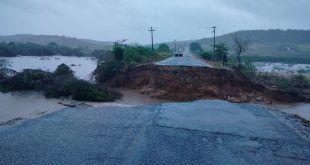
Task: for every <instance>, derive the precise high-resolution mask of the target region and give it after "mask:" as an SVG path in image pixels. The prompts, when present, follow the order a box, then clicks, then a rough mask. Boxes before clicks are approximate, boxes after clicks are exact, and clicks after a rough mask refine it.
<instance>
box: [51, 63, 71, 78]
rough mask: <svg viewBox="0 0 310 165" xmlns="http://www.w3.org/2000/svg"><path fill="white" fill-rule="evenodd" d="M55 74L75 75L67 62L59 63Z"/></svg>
mask: <svg viewBox="0 0 310 165" xmlns="http://www.w3.org/2000/svg"><path fill="white" fill-rule="evenodd" d="M54 74H56V76H69V77H73V76H74V72H73V71H72V70H71V68H70V67H69V66H68V65H66V64H61V65H59V66H58V67H57V69H56V71H55V72H54Z"/></svg>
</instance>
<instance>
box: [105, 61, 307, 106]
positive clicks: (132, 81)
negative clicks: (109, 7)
mask: <svg viewBox="0 0 310 165" xmlns="http://www.w3.org/2000/svg"><path fill="white" fill-rule="evenodd" d="M108 85H109V86H110V87H118V88H119V87H123V88H132V89H139V90H140V92H142V93H144V94H148V95H150V96H151V97H154V98H159V99H168V100H174V101H192V100H197V99H223V100H228V101H231V102H264V103H267V104H271V103H272V102H273V101H278V102H305V101H309V100H307V99H306V98H304V97H301V96H299V95H297V94H295V93H291V92H286V91H278V90H271V89H268V88H266V87H265V86H263V85H260V84H257V83H254V82H252V81H250V80H249V79H247V78H246V77H244V76H243V75H242V74H240V72H239V71H237V70H229V69H217V68H207V67H183V66H179V67H178V66H157V65H142V66H138V67H135V68H131V69H128V70H127V71H126V72H125V73H124V74H122V75H119V76H116V77H114V78H112V79H111V80H109V81H108Z"/></svg>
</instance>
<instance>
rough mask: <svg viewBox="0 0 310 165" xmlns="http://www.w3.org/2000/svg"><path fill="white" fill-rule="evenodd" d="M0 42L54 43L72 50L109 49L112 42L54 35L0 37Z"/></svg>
mask: <svg viewBox="0 0 310 165" xmlns="http://www.w3.org/2000/svg"><path fill="white" fill-rule="evenodd" d="M0 42H19V43H27V42H31V43H36V44H41V45H47V44H49V43H51V42H54V43H56V44H58V45H64V46H69V47H72V48H89V49H110V48H111V47H112V46H113V42H102V41H95V40H89V39H78V38H72V37H65V36H56V35H31V34H17V35H10V36H0Z"/></svg>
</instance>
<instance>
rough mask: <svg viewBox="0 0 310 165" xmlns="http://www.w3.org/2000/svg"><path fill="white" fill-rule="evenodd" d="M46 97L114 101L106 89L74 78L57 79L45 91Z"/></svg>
mask: <svg viewBox="0 0 310 165" xmlns="http://www.w3.org/2000/svg"><path fill="white" fill-rule="evenodd" d="M45 96H46V97H53V98H59V97H69V96H71V97H72V99H73V100H78V101H94V102H104V101H111V100H113V98H111V97H110V96H109V93H108V92H107V90H106V89H102V88H99V87H97V86H95V85H93V84H91V83H89V82H88V81H84V80H78V79H76V78H73V77H58V78H56V80H55V81H54V82H53V84H52V85H51V86H49V87H48V88H47V89H46V90H45Z"/></svg>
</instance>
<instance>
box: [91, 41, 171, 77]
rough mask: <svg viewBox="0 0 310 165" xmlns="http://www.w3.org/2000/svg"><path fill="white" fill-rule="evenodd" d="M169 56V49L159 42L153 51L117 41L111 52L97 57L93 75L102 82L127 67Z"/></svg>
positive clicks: (120, 72) (123, 71)
mask: <svg viewBox="0 0 310 165" xmlns="http://www.w3.org/2000/svg"><path fill="white" fill-rule="evenodd" d="M170 56H171V50H170V48H169V46H168V45H166V44H160V45H159V47H158V48H157V49H155V50H154V52H153V51H152V50H151V48H148V47H144V46H141V45H137V44H135V45H127V44H124V43H122V42H117V43H115V44H114V46H113V50H112V51H111V52H106V53H103V54H102V57H100V56H99V57H98V66H97V69H96V70H95V72H94V76H95V79H96V80H97V82H99V83H104V82H106V81H107V80H109V79H111V78H112V77H114V76H116V75H119V74H122V73H125V72H126V70H127V69H129V68H132V67H135V66H138V65H141V64H150V63H152V62H154V61H160V60H163V59H165V58H168V57H170Z"/></svg>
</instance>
